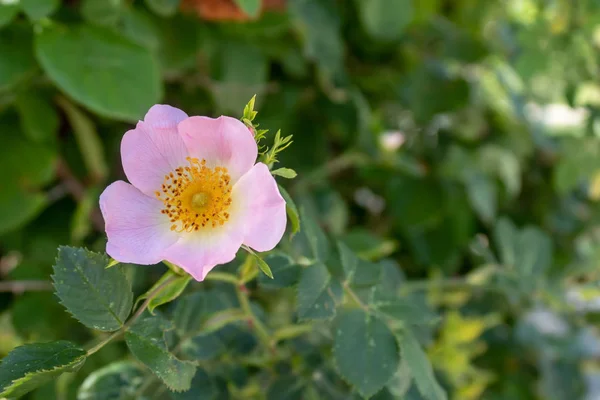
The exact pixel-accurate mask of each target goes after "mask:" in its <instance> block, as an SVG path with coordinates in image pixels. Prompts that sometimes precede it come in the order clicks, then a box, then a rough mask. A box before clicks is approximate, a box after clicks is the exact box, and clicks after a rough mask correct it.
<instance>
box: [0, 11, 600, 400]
mask: <svg viewBox="0 0 600 400" xmlns="http://www.w3.org/2000/svg"><path fill="white" fill-rule="evenodd" d="M599 50H600V2H599V1H597V0H355V1H351V0H339V1H335V0H263V1H262V2H261V1H258V0H237V1H235V2H234V1H233V0H185V1H179V0H146V1H127V0H80V1H78V0H68V1H62V2H61V1H60V0H0V138H1V141H0V357H3V356H4V355H6V354H7V353H8V352H9V351H10V350H11V349H12V348H13V347H14V346H16V345H18V344H21V343H25V342H29V341H48V340H58V339H76V340H79V341H83V340H84V339H86V338H87V339H90V335H91V333H90V332H88V331H86V330H85V328H83V327H82V326H81V325H78V323H77V322H76V321H75V320H74V319H72V318H71V317H70V316H69V315H68V314H67V313H66V312H65V311H64V310H63V308H62V307H61V306H60V305H59V304H58V302H57V299H56V298H55V297H54V295H53V294H52V293H51V292H50V291H44V290H43V289H44V287H45V286H44V285H45V282H47V281H48V280H49V276H50V274H51V271H52V264H53V262H54V258H55V256H56V249H57V247H58V246H59V245H66V244H71V245H80V246H87V247H88V248H90V249H95V250H98V251H102V250H103V248H104V244H105V236H104V233H103V229H102V228H103V221H102V218H101V215H100V214H99V212H98V207H97V202H98V196H99V193H100V192H101V191H102V190H103V188H104V187H105V186H106V185H107V184H108V183H110V182H111V181H113V180H116V179H123V178H124V175H123V172H122V169H121V164H120V158H119V142H120V138H121V136H122V135H123V133H124V132H125V131H126V130H128V129H129V128H130V127H131V126H132V124H134V123H135V122H136V121H137V120H139V119H141V118H142V117H143V115H144V113H145V112H146V111H147V110H148V108H149V107H150V106H151V105H153V104H155V103H167V104H171V105H174V106H177V107H180V108H182V109H183V110H185V111H186V112H187V113H188V114H190V115H209V116H218V115H221V114H226V115H231V116H235V117H240V116H241V113H242V109H243V107H244V105H245V104H246V103H247V101H248V100H249V99H250V98H251V97H252V96H253V95H254V94H256V95H257V100H256V109H257V110H258V111H259V114H258V118H257V121H258V122H259V123H260V125H261V128H268V129H270V130H271V133H272V132H275V131H276V130H277V129H281V130H282V132H283V133H284V134H293V136H294V143H293V145H292V146H291V147H290V148H289V150H287V151H286V152H285V153H283V154H282V155H281V157H280V160H281V165H282V166H286V167H289V168H294V169H295V170H296V171H297V172H298V174H299V175H298V177H297V178H296V179H294V180H290V181H285V182H282V184H283V185H284V186H285V187H286V188H287V189H288V191H289V192H290V194H291V195H292V197H293V198H294V199H295V200H296V203H297V204H298V205H299V207H302V209H303V210H305V212H307V213H309V214H310V215H312V216H313V217H314V218H315V219H316V220H318V221H319V222H320V224H321V226H322V227H323V228H324V230H325V231H326V232H327V233H328V234H329V235H330V236H331V237H334V238H337V239H341V240H343V241H344V242H345V243H346V244H348V245H349V246H350V247H351V248H352V249H353V250H355V251H356V252H358V253H359V254H360V255H361V256H362V257H364V258H367V259H370V260H374V261H379V260H385V262H387V263H389V264H390V265H392V266H393V267H394V269H395V270H396V271H397V272H398V276H400V278H399V279H400V280H401V281H402V282H404V283H403V284H404V285H405V286H406V288H407V290H409V291H411V292H414V294H415V296H417V297H418V298H420V299H421V300H423V301H426V302H427V303H428V304H429V306H430V307H431V308H432V309H433V310H434V311H435V312H436V313H438V314H439V321H438V323H437V324H436V325H435V326H432V327H430V328H428V329H426V330H424V332H423V335H424V337H426V338H427V340H426V343H425V344H426V348H427V351H428V354H429V356H430V359H431V361H432V364H433V366H434V368H435V371H436V375H437V376H438V379H439V380H440V382H441V383H442V385H443V386H444V387H445V388H446V389H447V391H448V393H449V395H450V397H451V398H453V399H483V398H485V399H570V400H574V399H586V400H592V399H600V370H599V367H600V362H599V357H600V332H598V321H599V319H598V317H600V286H599V285H598V283H599V281H598V279H599V278H600V276H599V272H600V270H599V268H598V266H599V265H598V257H599V256H600V207H599V203H598V202H599V201H600V119H599V118H600V80H599V79H600V68H599V66H600V64H599V63H600V53H599ZM267 141H268V140H267ZM130 272H131V273H130V275H131V279H132V280H133V282H134V284H135V285H137V286H136V287H138V289H140V290H141V288H144V287H147V286H148V284H149V283H152V282H154V281H155V280H156V277H157V276H159V273H160V272H161V270H159V269H158V267H157V268H153V267H148V268H144V269H135V270H132V271H130ZM23 280H34V281H36V282H38V283H39V284H40V286H39V287H31V288H32V289H41V290H34V291H29V290H23V288H22V287H19V286H18V285H17V284H15V282H14V281H23ZM267 301H268V300H267ZM273 302H275V298H273ZM272 305H273V307H274V308H276V307H275V306H276V304H272ZM271 312H272V315H273V316H274V317H273V318H275V317H276V313H277V311H273V309H272V310H271ZM123 354H124V353H123V349H122V348H120V347H118V346H115V347H110V346H109V347H108V348H107V349H106V350H103V351H102V352H101V353H99V357H98V358H97V359H95V361H91V360H90V361H89V362H88V363H86V366H85V367H84V371H87V372H88V373H89V372H90V371H93V370H94V368H98V367H100V366H102V365H104V364H107V363H108V362H110V361H113V360H115V359H119V357H122V356H123ZM85 368H87V369H85ZM84 377H85V374H83V375H81V374H79V375H77V376H70V375H67V378H61V379H60V380H58V381H57V382H53V383H52V384H50V385H47V386H45V387H44V388H42V389H40V390H38V391H36V392H34V393H33V394H32V395H31V398H34V399H44V400H46V399H53V398H61V399H67V398H74V392H75V390H76V388H77V386H78V385H79V384H80V383H81V380H82V379H83V378H84ZM232 379H233V378H232ZM236 379H237V378H236ZM236 379H234V381H235V382H236V385H239V386H240V387H241V388H243V386H244V382H245V381H244V380H243V379H241V378H240V379H241V381H240V380H239V379H238V380H236ZM240 382H241V383H240ZM279 385H283V386H279V389H275V390H272V391H271V392H269V393H271V394H272V395H273V396H275V395H276V394H277V393H284V394H283V395H281V394H280V397H269V398H273V399H275V398H282V399H287V398H290V399H293V398H304V397H293V396H295V394H293V393H292V392H286V391H285V390H283V389H281V387H284V388H285V387H289V386H293V382H292V383H290V384H289V385H286V384H285V382H284V383H281V382H280V383H279ZM336 385H338V386H339V387H340V388H342V389H339V390H341V392H339V393H343V387H344V384H343V382H339V381H335V382H332V383H331V387H332V388H331V390H329V391H325V392H320V393H321V395H320V396H321V398H345V397H343V396H342V397H336V396H337V395H334V394H335V393H338V392H336V390H338V389H335V386H336ZM395 385H396V386H394V383H392V384H391V386H389V387H388V389H386V391H385V393H384V394H383V395H382V394H380V395H379V396H389V397H381V398H385V399H387V398H407V399H418V398H419V394H418V391H416V390H413V389H410V390H409V388H404V389H403V388H399V387H398V386H399V385H400V384H397V383H396V384H395ZM334 389H335V390H334ZM240 390H242V389H240ZM231 393H235V391H231V390H230V391H229V396H233V397H231V398H244V397H243V396H241V395H239V394H238V395H239V396H241V397H235V395H231ZM239 393H243V391H241V392H239ZM285 393H287V394H285ZM252 396H254V395H252ZM252 396H249V397H246V398H254V397H252ZM281 396H283V397H281ZM340 396H341V395H340ZM207 398H208V397H207ZM210 398H213V397H210ZM214 398H217V397H214ZM218 398H227V397H218ZM257 398H258V397H257ZM378 398H379V397H378Z"/></svg>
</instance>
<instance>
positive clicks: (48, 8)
mask: <svg viewBox="0 0 600 400" xmlns="http://www.w3.org/2000/svg"><path fill="white" fill-rule="evenodd" d="M20 2H21V9H22V10H23V11H24V12H25V14H27V16H28V17H29V18H31V19H32V20H34V21H37V20H38V19H42V18H45V17H48V16H50V14H52V13H54V12H55V11H56V10H57V9H58V7H59V6H60V0H20Z"/></svg>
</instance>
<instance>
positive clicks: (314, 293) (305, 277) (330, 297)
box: [297, 263, 342, 320]
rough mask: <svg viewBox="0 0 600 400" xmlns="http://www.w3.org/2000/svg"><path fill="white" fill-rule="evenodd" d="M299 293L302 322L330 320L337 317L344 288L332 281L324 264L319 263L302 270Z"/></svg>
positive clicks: (298, 301) (299, 316) (299, 310)
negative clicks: (337, 304)
mask: <svg viewBox="0 0 600 400" xmlns="http://www.w3.org/2000/svg"><path fill="white" fill-rule="evenodd" d="M297 292H298V293H297V304H298V318H299V319H300V320H308V319H328V318H331V317H333V316H335V307H336V303H337V301H339V299H340V297H341V295H342V286H341V284H340V283H339V282H338V281H337V280H334V279H332V277H331V274H330V273H329V271H328V270H327V267H325V265H324V264H322V263H317V264H314V265H311V266H309V267H307V268H304V269H303V270H302V273H301V275H300V282H298V287H297Z"/></svg>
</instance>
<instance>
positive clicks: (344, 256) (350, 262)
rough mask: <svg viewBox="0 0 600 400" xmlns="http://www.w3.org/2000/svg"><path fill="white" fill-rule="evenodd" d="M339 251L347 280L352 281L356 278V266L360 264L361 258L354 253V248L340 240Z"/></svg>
mask: <svg viewBox="0 0 600 400" xmlns="http://www.w3.org/2000/svg"><path fill="white" fill-rule="evenodd" d="M337 246H338V252H339V254H340V262H341V264H342V268H343V269H344V276H345V279H346V281H348V282H351V281H352V279H353V278H354V273H355V272H356V267H357V266H358V263H359V261H360V260H359V259H358V257H357V256H356V254H354V252H353V251H352V250H350V248H349V247H348V246H346V245H345V244H344V243H343V242H338V243H337Z"/></svg>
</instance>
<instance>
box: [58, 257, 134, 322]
mask: <svg viewBox="0 0 600 400" xmlns="http://www.w3.org/2000/svg"><path fill="white" fill-rule="evenodd" d="M108 264H109V258H108V257H107V256H106V255H104V254H98V253H94V252H91V251H88V250H86V249H82V248H74V247H60V248H59V249H58V257H57V259H56V264H55V265H54V267H53V268H54V275H53V276H52V279H53V281H54V287H55V288H56V295H57V296H58V297H59V298H60V300H61V303H62V304H63V305H64V306H65V307H66V308H67V310H68V311H69V312H70V313H71V314H73V316H74V317H75V318H76V319H77V320H79V321H80V322H81V323H82V324H84V325H85V326H87V327H88V328H93V329H98V330H101V331H116V330H117V329H119V328H121V327H122V326H123V324H124V322H125V320H126V319H127V317H128V316H129V313H130V311H131V306H132V302H133V293H132V292H131V285H130V284H129V281H127V278H126V277H125V274H124V273H123V271H122V270H121V268H119V267H113V268H110V269H107V268H106V266H107V265H108Z"/></svg>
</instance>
